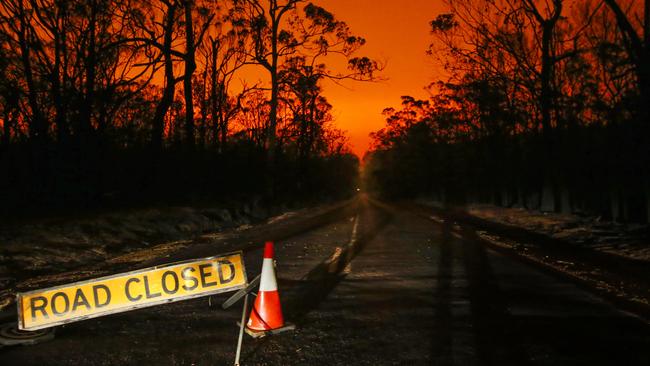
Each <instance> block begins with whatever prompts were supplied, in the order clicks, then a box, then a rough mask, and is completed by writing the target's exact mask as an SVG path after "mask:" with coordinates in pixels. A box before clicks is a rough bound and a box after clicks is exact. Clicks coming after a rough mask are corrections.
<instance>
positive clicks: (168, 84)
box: [151, 4, 176, 151]
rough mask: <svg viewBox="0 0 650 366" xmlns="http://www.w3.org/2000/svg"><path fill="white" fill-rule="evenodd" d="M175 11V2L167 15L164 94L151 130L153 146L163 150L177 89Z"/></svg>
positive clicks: (156, 149)
mask: <svg viewBox="0 0 650 366" xmlns="http://www.w3.org/2000/svg"><path fill="white" fill-rule="evenodd" d="M175 13H176V7H175V6H174V5H173V4H170V5H168V7H167V15H166V17H165V26H164V28H165V35H164V39H163V49H162V52H163V57H164V60H165V61H164V62H165V86H164V87H163V95H162V97H161V99H160V102H159V103H158V105H157V106H156V111H155V112H154V117H153V128H152V131H151V132H152V134H151V147H152V148H153V149H154V151H160V150H162V140H163V134H164V129H165V116H166V115H167V112H168V111H169V107H170V106H171V105H172V102H173V101H174V91H175V89H176V81H175V80H174V64H173V61H172V53H171V51H172V49H171V48H172V37H173V31H174V18H175V15H176V14H175Z"/></svg>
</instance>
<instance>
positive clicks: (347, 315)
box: [0, 199, 650, 366]
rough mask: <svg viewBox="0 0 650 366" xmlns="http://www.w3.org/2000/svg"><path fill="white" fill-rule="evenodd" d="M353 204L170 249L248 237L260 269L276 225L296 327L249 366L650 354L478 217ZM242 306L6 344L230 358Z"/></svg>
mask: <svg viewBox="0 0 650 366" xmlns="http://www.w3.org/2000/svg"><path fill="white" fill-rule="evenodd" d="M349 205H350V206H349V207H348V208H347V209H346V210H344V211H342V213H341V214H340V215H330V216H328V219H327V220H322V221H321V222H320V225H309V226H303V230H300V231H294V232H293V233H287V232H285V235H278V234H277V233H275V232H274V231H275V230H279V229H278V228H277V227H273V226H266V227H260V228H251V229H250V233H248V234H244V236H246V238H247V239H246V240H244V239H241V238H239V239H237V238H236V237H235V236H232V237H228V238H226V239H224V237H214V238H212V239H203V240H200V241H198V242H191V243H188V244H186V245H184V246H183V247H182V248H179V249H178V250H177V251H175V252H170V253H167V254H166V255H169V257H168V258H167V259H169V260H171V259H177V258H181V257H195V258H196V257H201V256H207V255H214V254H218V253H220V252H223V251H227V249H231V248H233V247H237V246H239V247H241V248H242V249H244V251H245V252H244V253H245V262H246V267H247V270H248V274H249V278H253V277H254V276H255V275H257V274H258V273H259V270H260V267H261V259H262V258H261V257H262V253H261V248H262V244H263V240H262V239H261V237H262V236H271V237H273V236H275V238H276V253H277V258H276V259H277V261H278V268H277V271H278V277H279V279H278V280H279V288H280V294H281V295H280V296H281V299H282V302H283V311H284V313H285V317H286V318H287V320H288V321H291V322H293V323H295V324H296V325H297V329H296V330H295V331H294V332H290V333H283V334H280V335H277V336H270V337H267V338H262V339H258V340H255V339H252V338H249V337H247V338H245V339H244V345H243V347H244V349H243V354H242V364H243V365H310V364H311V365H325V364H326V365H349V364H358V365H402V364H412V365H429V364H436V365H528V364H530V365H572V366H573V365H590V366H593V365H648V364H650V327H649V326H648V324H647V323H646V322H645V321H643V320H641V319H640V318H638V317H636V316H634V315H632V314H630V313H627V312H623V311H621V310H619V309H618V308H617V307H616V306H614V305H612V304H611V303H609V302H608V301H606V300H604V299H603V298H601V297H599V296H597V295H595V294H594V293H593V292H590V291H587V290H584V289H582V288H580V287H578V286H576V285H575V284H574V283H573V282H571V281H568V280H566V279H565V278H563V277H561V276H556V275H554V274H549V273H548V272H546V271H543V270H540V269H539V268H537V267H536V266H531V265H529V264H527V263H526V262H522V261H520V260H519V259H518V258H517V257H516V256H510V255H507V254H501V253H499V252H496V251H494V250H492V249H490V248H489V247H486V246H485V245H483V242H482V240H480V237H479V236H478V234H477V232H476V230H474V229H473V228H472V227H470V226H465V225H463V224H460V223H456V222H453V221H449V220H435V219H432V218H431V217H428V216H427V215H422V214H421V212H420V211H414V210H410V209H407V208H404V207H396V206H392V205H388V204H385V203H381V202H376V201H372V200H368V199H361V200H360V201H359V202H352V203H349ZM251 238H255V240H252V239H251ZM249 239H251V240H249ZM250 241H252V242H250ZM249 242H250V243H249ZM227 296H228V294H224V295H219V296H214V297H213V299H212V300H213V303H215V304H220V303H221V302H222V301H224V300H225V299H226V298H227ZM240 306H241V303H239V304H238V305H236V306H233V307H232V308H230V309H228V310H226V311H224V310H221V309H220V308H219V307H216V306H213V307H209V306H208V300H207V299H206V298H200V299H194V300H188V301H182V302H178V303H173V304H168V305H164V306H157V307H152V308H147V309H141V310H136V311H132V312H128V313H123V314H117V315H111V316H107V317H103V318H98V319H91V320H86V321H81V322H77V323H73V324H69V325H66V326H62V327H58V329H57V331H56V338H55V339H54V340H52V341H50V342H46V343H42V344H39V345H36V346H29V347H27V346H25V347H7V348H4V349H0V360H2V361H3V362H2V363H3V364H6V365H14V364H16V365H36V364H38V365H43V364H56V365H79V364H90V365H104V364H106V365H108V364H163V365H214V364H219V365H221V364H231V363H232V361H233V359H234V353H235V344H236V337H237V331H238V329H237V327H236V325H235V322H236V321H237V320H238V319H239V317H240V311H241V307H240Z"/></svg>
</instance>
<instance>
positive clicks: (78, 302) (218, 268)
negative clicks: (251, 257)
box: [17, 252, 247, 330]
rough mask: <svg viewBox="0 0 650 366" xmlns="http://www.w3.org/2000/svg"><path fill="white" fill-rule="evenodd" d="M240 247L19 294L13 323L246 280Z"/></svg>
mask: <svg viewBox="0 0 650 366" xmlns="http://www.w3.org/2000/svg"><path fill="white" fill-rule="evenodd" d="M246 283H247V281H246V270H245V268H244V261H243V259H242V254H241V252H238V253H233V254H227V255H223V256H219V257H211V258H203V259H196V260H191V261H185V262H179V263H173V264H169V265H164V266H159V267H153V268H145V269H141V270H137V271H133V272H128V273H123V274H118V275H114V276H108V277H102V278H97V279H94V280H88V281H82V282H76V283H72V284H69V285H63V286H57V287H52V288H47V289H43V290H36V291H30V292H25V293H19V294H18V298H17V302H18V326H19V328H20V329H23V330H36V329H41V328H47V327H51V326H53V325H58V324H63V323H69V322H73V321H78V320H83V319H88V318H94V317H98V316H102V315H107V314H112V313H118V312H123V311H129V310H133V309H138V308H143V307H147V306H153V305H158V304H162V303H166V302H171V301H178V300H183V299H189V298H193V297H199V296H205V295H211V294H216V293H219V292H225V291H232V290H238V289H240V288H243V287H244V286H245V285H246Z"/></svg>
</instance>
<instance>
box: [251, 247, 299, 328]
mask: <svg viewBox="0 0 650 366" xmlns="http://www.w3.org/2000/svg"><path fill="white" fill-rule="evenodd" d="M293 328H294V326H293V325H285V323H284V317H283V316H282V307H281V306H280V294H279V293H278V283H277V281H276V279H275V267H274V265H273V242H270V241H267V242H266V243H265V245H264V259H263V263H262V275H261V278H260V290H259V292H258V293H257V298H256V299H255V304H254V305H253V310H251V315H250V318H249V319H248V323H247V324H246V333H248V334H250V335H251V336H253V337H261V336H264V335H266V334H268V333H278V332H281V331H284V330H289V329H293Z"/></svg>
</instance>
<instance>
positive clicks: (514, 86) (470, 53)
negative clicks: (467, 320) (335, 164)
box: [365, 0, 650, 222]
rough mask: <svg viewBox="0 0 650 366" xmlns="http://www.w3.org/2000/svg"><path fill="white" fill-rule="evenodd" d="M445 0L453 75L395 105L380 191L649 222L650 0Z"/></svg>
mask: <svg viewBox="0 0 650 366" xmlns="http://www.w3.org/2000/svg"><path fill="white" fill-rule="evenodd" d="M446 3H447V5H448V9H449V11H448V12H446V13H444V14H439V15H438V16H436V17H435V18H434V19H433V20H432V21H431V33H432V39H433V40H432V44H431V47H430V49H429V53H430V55H431V57H432V58H433V60H435V61H436V62H438V63H439V64H440V65H442V66H444V69H445V71H446V76H445V77H444V78H442V79H441V80H440V81H436V82H434V83H432V84H430V85H429V86H428V90H429V91H430V94H431V97H430V98H429V99H426V100H420V99H416V98H413V97H410V96H404V97H403V98H402V107H401V108H399V109H393V108H388V109H386V110H385V111H384V114H385V116H386V127H385V128H383V129H382V130H380V131H377V132H376V133H374V141H375V146H374V151H373V152H371V153H370V154H369V155H368V156H367V157H366V159H367V163H366V165H365V174H366V180H367V184H368V188H369V189H370V190H374V191H376V192H378V193H380V194H382V195H384V196H386V197H393V198H396V197H416V196H427V197H433V198H434V199H436V200H438V201H441V202H444V203H448V204H456V205H459V204H460V205H462V204H466V203H492V204H497V205H502V206H507V207H510V206H519V207H525V208H528V209H539V210H542V211H556V212H564V213H582V214H592V215H595V216H601V217H603V218H606V219H611V220H615V221H632V222H647V221H648V220H649V219H650V170H649V169H650V148H649V147H650V127H649V126H650V125H649V124H648V122H649V121H650V118H649V117H650V1H630V0H605V1H600V0H598V1H596V0H593V1H591V0H590V1H572V0H553V1H535V0H525V1H510V0H497V1H469V0H449V1H447V2H446ZM423 51H424V50H423Z"/></svg>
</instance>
